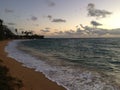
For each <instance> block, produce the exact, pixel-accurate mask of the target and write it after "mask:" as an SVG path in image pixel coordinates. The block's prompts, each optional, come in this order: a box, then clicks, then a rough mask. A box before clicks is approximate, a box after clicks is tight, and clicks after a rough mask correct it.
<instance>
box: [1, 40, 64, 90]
mask: <svg viewBox="0 0 120 90" xmlns="http://www.w3.org/2000/svg"><path fill="white" fill-rule="evenodd" d="M9 42H10V40H6V41H0V60H2V61H3V63H2V64H3V65H5V66H6V67H7V68H8V69H9V73H10V75H11V76H12V77H15V78H18V79H20V80H22V82H23V85H24V86H23V87H22V88H21V89H20V90H66V89H65V88H63V87H62V86H59V85H57V84H56V83H55V82H52V81H51V80H49V79H47V78H46V77H45V75H44V74H42V73H40V72H36V71H34V69H29V68H26V67H23V66H22V64H21V63H19V62H17V61H16V60H14V59H13V58H10V57H7V53H6V52H5V51H4V50H5V46H6V45H7V44H8V43H9Z"/></svg>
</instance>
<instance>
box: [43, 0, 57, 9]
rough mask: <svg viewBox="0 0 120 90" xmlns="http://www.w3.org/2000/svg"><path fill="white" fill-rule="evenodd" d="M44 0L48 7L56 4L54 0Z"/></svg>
mask: <svg viewBox="0 0 120 90" xmlns="http://www.w3.org/2000/svg"><path fill="white" fill-rule="evenodd" d="M45 2H46V3H47V5H48V6H49V7H53V6H55V5H56V4H55V2H53V1H52V0H45Z"/></svg>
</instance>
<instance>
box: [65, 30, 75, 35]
mask: <svg viewBox="0 0 120 90" xmlns="http://www.w3.org/2000/svg"><path fill="white" fill-rule="evenodd" d="M64 33H65V34H68V35H71V34H73V33H74V30H68V31H65V32H64Z"/></svg>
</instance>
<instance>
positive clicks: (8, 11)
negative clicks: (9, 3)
mask: <svg viewBox="0 0 120 90" xmlns="http://www.w3.org/2000/svg"><path fill="white" fill-rule="evenodd" d="M13 12H14V11H13V10H10V9H7V8H6V9H5V13H13Z"/></svg>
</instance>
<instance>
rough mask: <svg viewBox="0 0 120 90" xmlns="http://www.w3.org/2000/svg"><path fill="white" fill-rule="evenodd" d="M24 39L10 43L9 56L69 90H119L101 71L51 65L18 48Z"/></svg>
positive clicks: (7, 50) (7, 49)
mask: <svg viewBox="0 0 120 90" xmlns="http://www.w3.org/2000/svg"><path fill="white" fill-rule="evenodd" d="M21 41H22V40H14V41H12V42H10V43H9V44H8V46H7V47H6V48H5V51H6V52H8V56H9V57H12V58H14V59H16V60H17V61H18V62H21V63H23V66H25V67H28V68H34V69H35V71H38V72H42V73H43V74H45V76H46V77H47V78H49V79H50V80H52V81H55V82H56V83H57V84H58V85H62V86H64V87H65V88H66V89H67V90H119V89H118V88H116V87H115V86H113V85H112V84H111V83H109V80H106V81H105V80H104V79H103V78H102V77H101V76H100V74H99V73H97V72H92V71H88V70H81V69H80V68H79V67H78V68H77V67H75V68H74V66H70V65H68V66H65V65H64V66H62V65H54V66H53V65H52V66H51V65H49V64H48V63H46V62H44V61H43V60H39V59H38V58H36V57H33V56H32V55H30V54H27V53H25V52H23V51H20V50H18V49H17V48H16V47H17V45H18V44H19V43H20V42H21Z"/></svg>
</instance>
